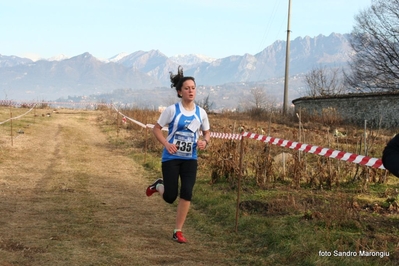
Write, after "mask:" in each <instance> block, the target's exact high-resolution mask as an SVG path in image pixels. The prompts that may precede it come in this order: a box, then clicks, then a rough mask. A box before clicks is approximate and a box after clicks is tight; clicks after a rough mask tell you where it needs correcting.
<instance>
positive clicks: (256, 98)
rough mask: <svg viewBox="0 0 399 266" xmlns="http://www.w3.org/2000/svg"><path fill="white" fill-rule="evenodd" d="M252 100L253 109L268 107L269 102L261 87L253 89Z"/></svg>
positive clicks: (250, 100)
mask: <svg viewBox="0 0 399 266" xmlns="http://www.w3.org/2000/svg"><path fill="white" fill-rule="evenodd" d="M251 96H252V97H251V98H250V99H249V102H250V104H251V105H252V108H255V109H264V108H265V107H266V106H267V103H268V100H267V95H266V93H265V90H264V89H263V88H261V87H255V88H252V89H251Z"/></svg>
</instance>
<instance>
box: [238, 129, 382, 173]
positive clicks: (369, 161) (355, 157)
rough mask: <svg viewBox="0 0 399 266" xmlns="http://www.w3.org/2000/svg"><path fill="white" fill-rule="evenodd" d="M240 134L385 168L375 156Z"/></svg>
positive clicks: (321, 154) (256, 135)
mask: <svg viewBox="0 0 399 266" xmlns="http://www.w3.org/2000/svg"><path fill="white" fill-rule="evenodd" d="M242 135H243V137H247V138H250V139H256V140H259V141H263V142H265V143H271V144H273V145H278V146H281V147H286V148H289V149H294V150H298V151H303V152H307V153H313V154H317V155H320V156H324V157H329V158H334V159H339V160H342V161H348V162H352V163H356V164H360V165H365V166H369V167H373V168H378V169H385V167H384V166H383V165H382V161H381V159H377V158H372V157H368V156H364V155H357V154H354V153H350V152H343V151H338V150H331V149H328V148H322V147H319V146H313V145H309V144H303V143H299V142H294V141H290V140H284V139H279V138H273V137H268V136H263V135H258V134H254V133H250V132H244V133H243V134H242Z"/></svg>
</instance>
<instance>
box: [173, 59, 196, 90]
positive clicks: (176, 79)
mask: <svg viewBox="0 0 399 266" xmlns="http://www.w3.org/2000/svg"><path fill="white" fill-rule="evenodd" d="M169 73H170V82H171V83H172V84H171V85H170V87H171V88H176V92H177V97H179V98H182V96H181V93H180V92H181V88H182V86H183V83H184V82H185V81H187V80H192V81H193V82H194V84H195V79H194V78H193V77H185V76H184V75H183V68H182V67H181V66H179V67H178V69H177V74H176V75H175V74H173V73H172V72H169Z"/></svg>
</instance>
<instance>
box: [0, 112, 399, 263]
mask: <svg viewBox="0 0 399 266" xmlns="http://www.w3.org/2000/svg"><path fill="white" fill-rule="evenodd" d="M26 111H27V109H21V110H19V109H18V108H16V109H15V110H14V109H13V110H12V113H13V116H14V114H15V115H17V113H20V114H23V113H25V112H26ZM35 112H36V115H37V116H32V115H30V116H26V117H25V118H23V119H18V120H16V121H15V122H14V123H13V139H14V146H13V148H11V143H10V141H11V136H10V132H11V127H10V124H9V123H5V124H3V125H0V133H1V134H2V135H1V139H0V147H1V154H0V156H1V157H0V166H1V167H2V169H3V170H2V171H3V172H2V173H3V174H2V179H1V180H0V187H1V191H0V192H1V193H2V194H1V199H2V205H1V206H2V213H3V214H4V215H3V218H2V219H0V224H2V228H3V232H2V234H1V235H0V237H1V238H0V258H6V259H3V260H2V259H0V262H2V263H0V265H56V264H50V263H49V262H54V261H56V259H57V257H58V258H59V260H60V261H61V263H60V264H58V265H72V264H73V265H179V264H178V263H177V262H176V258H177V260H180V261H184V259H183V258H189V260H188V261H187V263H186V264H185V265H212V264H217V265H397V264H398V263H399V253H398V252H399V250H398V244H399V232H398V224H399V220H398V217H399V216H398V211H399V210H398V204H397V202H398V185H399V184H398V180H397V179H396V178H395V177H393V176H392V175H390V174H389V173H387V172H386V171H385V170H376V169H370V168H367V167H360V166H358V165H356V164H353V163H348V162H343V161H338V160H335V159H328V158H323V157H322V156H318V155H312V154H305V153H298V152H297V151H292V150H287V149H284V148H281V147H277V146H273V145H269V144H265V143H261V142H259V141H255V140H252V139H246V140H245V141H244V142H243V145H244V146H243V151H244V153H243V155H241V153H240V151H241V146H240V145H241V143H240V141H235V140H234V141H233V140H225V139H216V138H214V139H212V141H211V145H210V147H209V148H208V149H207V150H206V151H205V152H202V153H200V155H199V157H200V158H199V177H198V180H197V184H196V187H195V192H194V198H193V205H192V209H191V211H190V213H189V218H188V221H187V225H186V227H187V230H188V231H187V233H188V234H187V237H188V238H189V241H191V244H190V245H186V246H184V245H183V247H182V245H179V247H178V248H177V249H176V248H175V245H173V244H175V243H170V242H171V241H170V240H169V239H166V238H165V239H164V238H163V237H162V235H167V234H168V232H169V231H168V226H167V223H168V222H170V223H171V224H173V216H174V208H175V206H164V204H159V203H160V201H158V200H157V199H156V198H150V199H146V198H145V197H143V195H141V192H140V190H142V188H145V186H146V183H148V182H150V181H152V179H154V178H157V177H158V176H160V152H161V148H162V147H161V146H160V145H159V144H158V143H157V142H156V141H155V139H154V137H153V136H152V134H151V132H150V130H148V129H144V128H142V127H140V126H138V125H136V124H134V123H132V122H130V121H128V122H127V123H126V124H124V123H122V116H121V115H120V114H117V113H116V112H115V111H113V110H105V111H79V112H77V113H73V115H72V114H70V115H68V113H69V112H70V111H60V110H59V111H57V112H54V113H53V112H52V110H51V111H50V113H51V116H50V117H47V113H48V112H49V110H36V111H35ZM122 112H123V113H124V114H126V115H127V116H128V117H131V118H134V119H136V120H137V121H140V122H142V123H145V124H146V123H154V122H155V121H156V119H157V117H158V115H159V113H157V112H154V111H148V110H122ZM65 115H66V116H67V117H71V118H73V119H72V120H60V119H61V117H65ZM8 117H10V110H9V109H5V110H3V111H2V112H0V122H1V121H4V120H5V119H7V118H8ZM63 119H67V118H63ZM210 120H211V126H212V131H214V132H224V133H238V132H239V130H240V128H241V127H244V128H245V129H246V130H248V131H251V132H252V131H257V133H261V132H264V133H265V134H266V135H270V136H273V137H279V138H283V139H288V140H293V141H300V142H303V143H308V144H312V145H320V146H322V147H328V148H332V149H337V150H343V151H348V152H353V153H357V154H364V151H366V152H367V153H368V155H369V156H371V157H376V158H379V157H380V156H381V152H382V149H383V147H384V145H385V143H386V141H387V140H388V139H389V138H390V137H391V136H392V132H389V131H386V130H380V129H368V131H367V132H366V134H365V132H364V129H363V128H356V127H353V126H347V125H342V124H339V123H338V122H336V121H338V120H334V119H329V122H328V123H327V122H326V121H324V122H320V121H316V120H315V121H312V122H308V121H302V123H301V124H299V123H298V122H297V121H295V120H292V121H291V120H284V119H283V118H279V117H278V116H277V115H273V116H272V115H270V116H266V117H263V118H259V119H256V120H254V119H252V118H250V117H249V116H247V115H246V114H218V115H210ZM67 121H75V122H73V123H72V122H68V123H71V125H70V126H67V124H66V122H67ZM89 125H90V127H89ZM91 126H94V128H97V130H94V129H91V128H92V127H91ZM19 129H23V130H24V133H23V134H22V133H17V131H18V130H19ZM335 129H337V130H338V131H339V132H345V136H342V137H336V136H334V135H333V133H334V131H335ZM40 132H41V133H40ZM57 132H58V133H57ZM99 132H101V134H99ZM46 134H47V135H46ZM76 134H78V135H76ZM33 136H35V137H37V136H42V138H41V142H40V143H39V144H38V145H39V146H46V148H47V149H46V150H47V153H42V151H41V150H40V149H37V148H36V150H35V147H38V146H37V145H34V146H32V147H31V146H30V145H28V144H32V143H31V142H32V141H31V138H32V137H33ZM68 136H69V137H68ZM94 136H97V137H96V138H94ZM101 136H102V137H101ZM364 136H367V139H366V140H365V139H364ZM61 137H62V138H61ZM52 139H55V140H57V139H58V140H57V141H54V143H53V140H52ZM68 139H69V140H68ZM73 139H74V140H75V141H77V140H78V139H80V140H81V141H79V142H76V143H75V145H76V147H78V149H74V151H75V152H77V153H74V154H69V153H66V152H67V151H68V150H69V149H68V148H69V146H71V145H68V143H71V142H72V140H73ZM364 143H366V144H364ZM100 148H106V149H100ZM32 152H33V153H34V152H36V153H37V155H38V156H32ZM282 152H286V153H287V154H289V156H288V155H287V156H288V157H286V158H287V160H286V161H285V163H284V164H283V163H282V162H281V160H279V158H281V157H279V156H280V155H281V154H282ZM86 154H89V155H86ZM46 156H49V159H48V160H46ZM116 156H117V159H118V160H113V158H114V157H116ZM240 156H241V157H242V158H241V159H242V164H241V166H240ZM36 157H38V158H36ZM10 158H11V159H15V160H16V158H19V159H18V162H20V163H19V164H18V165H20V167H22V169H23V170H21V171H16V170H13V169H15V168H14V167H16V166H17V165H16V161H14V162H10V161H9V160H10ZM32 158H36V159H37V161H35V162H30V161H29V160H32ZM120 160H123V162H124V164H126V165H134V169H133V168H130V167H128V166H126V167H124V168H122V169H121V170H118V167H115V165H119V164H120ZM39 162H42V163H39ZM32 165H35V166H37V165H42V166H41V167H42V168H43V169H42V170H41V171H40V169H38V171H37V172H35V174H36V175H37V176H38V177H36V178H37V182H36V181H34V180H35V176H36V175H33V173H32V172H33V170H32V169H35V168H33V167H32ZM137 172H139V174H135V173H137ZM132 173H133V176H136V175H137V178H135V177H132ZM12 174H15V176H13V175H12ZM54 175H55V176H56V177H57V178H55V179H54V178H53V179H50V178H49V176H54ZM71 175H72V176H73V177H74V178H71ZM39 177H41V178H39ZM94 177H100V178H94ZM132 178H133V179H132ZM27 180H29V182H26V181H27ZM132 181H133V182H132ZM132 193H137V194H138V195H137V196H134V198H133V199H132V198H131V197H132ZM133 195H135V194H133ZM22 199H23V201H21V200H22ZM132 200H133V202H135V203H136V204H134V205H133V206H134V207H132V205H129V204H126V203H125V202H127V201H132ZM32 202H33V205H32ZM77 203H79V204H77ZM29 204H30V205H29ZM57 205H58V207H56V206H57ZM29 206H30V207H29ZM23 208H26V209H25V210H24V211H23ZM157 208H162V210H163V211H162V213H160V214H159V215H158V216H157V217H151V216H149V215H148V213H149V212H153V211H155V210H157ZM44 213H46V215H44ZM43 215H44V216H43ZM115 217H118V219H115ZM126 217H135V218H134V219H133V218H132V219H127V218H126ZM24 219H26V220H25V222H23V221H24ZM150 219H151V220H150ZM63 220H64V221H63ZM143 221H147V222H150V223H151V224H153V225H152V226H151V228H147V227H148V225H147V227H146V223H144V222H143ZM34 228H35V230H33V229H34ZM49 228H50V229H49ZM151 230H152V231H153V230H156V232H157V233H158V234H159V235H160V237H159V239H161V241H160V242H161V244H162V245H160V243H152V242H150V241H149V240H148V239H147V238H146V237H148V234H150V232H151ZM28 232H30V234H28ZM126 232H129V233H128V234H126ZM38 239H40V241H38ZM163 239H164V240H163ZM157 242H159V241H157ZM171 251H173V252H171ZM154 252H158V253H159V254H158V256H156V255H154ZM5 256H6V257H5ZM146 256H148V257H149V258H148V259H147V260H145V259H142V260H140V258H143V257H144V258H147V257H146ZM46 259H47V260H46ZM46 261H47V263H46ZM71 263H72V264H71Z"/></svg>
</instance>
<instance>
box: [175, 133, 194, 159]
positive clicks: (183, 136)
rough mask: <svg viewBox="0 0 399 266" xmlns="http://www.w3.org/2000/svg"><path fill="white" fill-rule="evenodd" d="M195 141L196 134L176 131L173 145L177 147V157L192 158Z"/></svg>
mask: <svg viewBox="0 0 399 266" xmlns="http://www.w3.org/2000/svg"><path fill="white" fill-rule="evenodd" d="M194 141H195V139H194V133H192V132H182V131H176V133H175V135H174V139H173V144H175V145H176V147H177V152H176V153H175V155H177V156H181V157H192V156H193V146H194Z"/></svg>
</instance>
